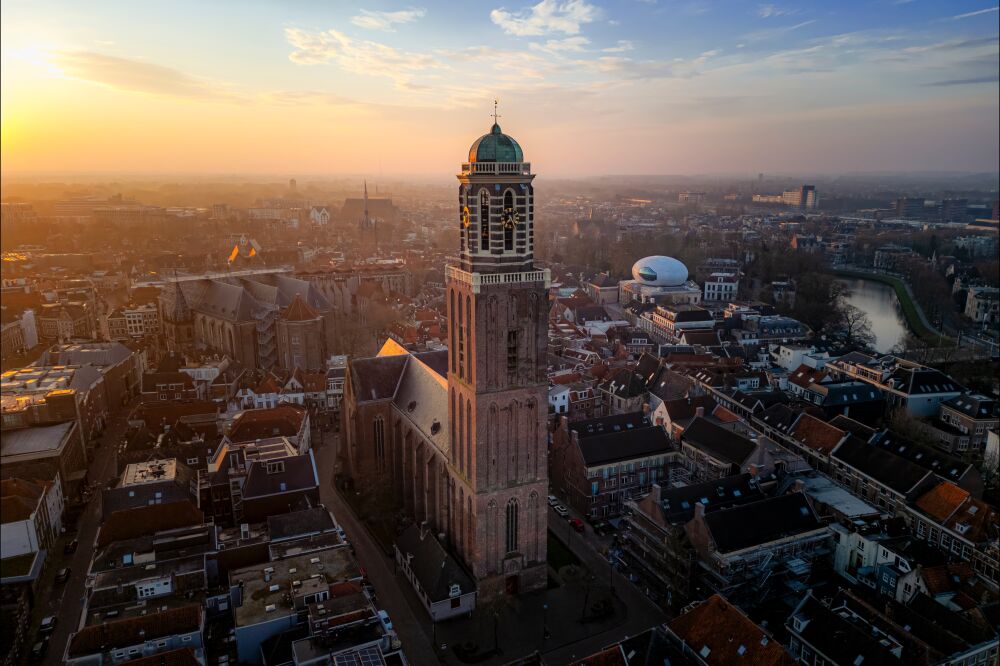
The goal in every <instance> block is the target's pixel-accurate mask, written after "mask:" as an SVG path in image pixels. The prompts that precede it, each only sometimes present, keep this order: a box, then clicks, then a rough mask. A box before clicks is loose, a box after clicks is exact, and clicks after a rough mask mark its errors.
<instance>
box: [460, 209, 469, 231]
mask: <svg viewBox="0 0 1000 666" xmlns="http://www.w3.org/2000/svg"><path fill="white" fill-rule="evenodd" d="M470 219H471V216H470V214H469V207H468V206H466V207H464V208H463V209H462V226H463V227H465V228H468V227H469V224H470Z"/></svg>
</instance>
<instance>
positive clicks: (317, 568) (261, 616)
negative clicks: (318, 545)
mask: <svg viewBox="0 0 1000 666" xmlns="http://www.w3.org/2000/svg"><path fill="white" fill-rule="evenodd" d="M292 543H294V542H292ZM360 577H361V569H360V567H359V566H358V563H357V562H356V561H355V559H354V558H353V557H352V556H351V554H350V551H349V550H348V549H347V548H328V549H326V550H320V551H312V552H309V553H304V554H302V555H295V556H291V557H286V558H283V559H280V560H277V561H272V562H270V563H266V564H263V565H255V566H252V567H246V568H244V569H237V570H234V571H230V573H229V583H230V585H240V584H242V585H243V603H242V605H240V606H237V607H236V608H235V609H234V615H235V617H236V626H238V627H245V626H248V625H252V624H257V623H258V622H264V621H268V620H271V619H274V618H276V617H281V616H284V615H289V614H291V613H293V612H294V610H293V608H292V597H293V595H294V591H293V590H294V588H298V587H299V586H301V585H302V584H303V583H304V581H306V580H309V579H319V580H320V582H321V583H322V584H325V585H330V584H332V583H336V582H340V581H345V580H355V579H359V578H360ZM296 583H297V584H296Z"/></svg>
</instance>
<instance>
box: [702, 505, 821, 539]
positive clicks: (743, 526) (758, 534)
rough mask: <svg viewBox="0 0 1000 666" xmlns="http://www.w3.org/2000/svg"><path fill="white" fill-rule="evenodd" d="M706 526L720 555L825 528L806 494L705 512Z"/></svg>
mask: <svg viewBox="0 0 1000 666" xmlns="http://www.w3.org/2000/svg"><path fill="white" fill-rule="evenodd" d="M705 524H706V525H707V526H708V529H709V530H710V531H711V533H712V540H713V541H715V547H716V549H717V550H718V551H719V552H720V553H731V552H733V551H736V550H743V549H744V548H750V547H753V546H757V545H760V544H764V543H769V542H771V541H776V540H778V539H782V538H785V537H789V536H795V535H797V534H804V533H806V532H811V531H813V530H818V529H822V527H823V524H822V523H820V522H819V520H817V519H816V515H815V514H814V513H813V510H812V507H810V506H809V502H808V501H807V500H806V496H805V493H790V494H788V495H779V496H778V497H769V498H767V499H762V500H761V501H759V502H753V503H751V504H744V505H742V506H737V507H733V508H731V509H723V510H721V511H713V512H711V513H706V514H705Z"/></svg>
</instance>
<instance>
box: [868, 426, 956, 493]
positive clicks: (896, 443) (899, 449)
mask: <svg viewBox="0 0 1000 666" xmlns="http://www.w3.org/2000/svg"><path fill="white" fill-rule="evenodd" d="M895 437H896V436H895V434H894V433H892V432H884V433H882V434H881V435H880V436H879V437H878V438H877V439H876V441H875V446H877V447H879V448H881V449H883V450H885V451H888V452H890V453H892V454H893V455H895V456H897V457H899V458H902V459H905V460H908V461H909V462H911V463H914V464H916V465H919V466H920V467H923V468H924V469H927V470H930V471H932V472H934V473H935V474H937V475H938V476H940V477H942V478H944V479H948V480H950V481H959V480H960V479H961V478H962V477H963V476H965V473H966V472H967V471H968V470H969V469H970V468H971V467H972V464H971V463H968V462H966V461H964V460H962V459H961V458H959V457H957V456H953V455H951V454H949V453H945V452H944V451H941V450H940V449H938V448H936V447H933V446H925V445H923V444H917V443H915V442H909V441H907V440H897V439H895Z"/></svg>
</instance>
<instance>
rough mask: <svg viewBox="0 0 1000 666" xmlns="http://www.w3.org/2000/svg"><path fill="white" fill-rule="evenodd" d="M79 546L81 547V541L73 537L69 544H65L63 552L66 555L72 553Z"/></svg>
mask: <svg viewBox="0 0 1000 666" xmlns="http://www.w3.org/2000/svg"><path fill="white" fill-rule="evenodd" d="M79 547H80V542H79V541H77V540H76V539H73V540H72V541H70V542H69V543H68V544H66V545H65V546H63V553H64V554H66V555H72V554H73V553H75V552H76V549H77V548H79Z"/></svg>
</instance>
